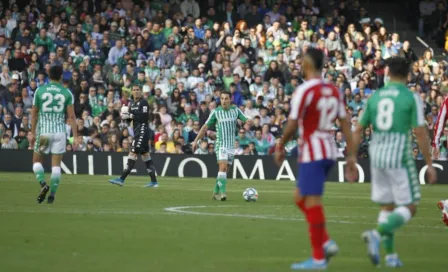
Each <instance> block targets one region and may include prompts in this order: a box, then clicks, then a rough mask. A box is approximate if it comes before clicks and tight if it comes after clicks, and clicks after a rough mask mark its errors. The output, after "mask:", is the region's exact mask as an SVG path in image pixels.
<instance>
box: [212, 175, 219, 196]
mask: <svg viewBox="0 0 448 272" xmlns="http://www.w3.org/2000/svg"><path fill="white" fill-rule="evenodd" d="M213 193H215V194H219V185H218V178H216V182H215V189H213Z"/></svg>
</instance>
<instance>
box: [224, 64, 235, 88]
mask: <svg viewBox="0 0 448 272" xmlns="http://www.w3.org/2000/svg"><path fill="white" fill-rule="evenodd" d="M222 81H223V82H224V88H225V89H226V90H229V89H230V84H232V83H233V75H232V71H231V70H230V68H224V75H223V76H222Z"/></svg>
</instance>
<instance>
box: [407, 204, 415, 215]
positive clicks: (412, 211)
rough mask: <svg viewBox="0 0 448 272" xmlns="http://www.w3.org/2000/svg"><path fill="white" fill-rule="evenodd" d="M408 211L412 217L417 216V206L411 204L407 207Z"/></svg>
mask: <svg viewBox="0 0 448 272" xmlns="http://www.w3.org/2000/svg"><path fill="white" fill-rule="evenodd" d="M407 207H408V209H409V211H410V212H411V215H412V217H414V216H415V215H416V214H417V206H416V205H415V204H411V205H408V206H407Z"/></svg>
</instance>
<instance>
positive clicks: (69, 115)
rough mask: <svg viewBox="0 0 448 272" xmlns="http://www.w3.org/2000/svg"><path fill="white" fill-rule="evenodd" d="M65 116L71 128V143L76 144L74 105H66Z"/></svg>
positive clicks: (76, 129) (76, 130)
mask: <svg viewBox="0 0 448 272" xmlns="http://www.w3.org/2000/svg"><path fill="white" fill-rule="evenodd" d="M67 118H68V123H69V124H70V127H71V128H72V132H73V145H74V146H77V145H78V128H77V125H76V115H75V107H74V106H73V105H68V106H67Z"/></svg>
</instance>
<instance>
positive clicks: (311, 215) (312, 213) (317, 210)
mask: <svg viewBox="0 0 448 272" xmlns="http://www.w3.org/2000/svg"><path fill="white" fill-rule="evenodd" d="M306 219H307V221H308V224H309V234H310V240H311V246H312V248H313V259H314V260H316V261H323V260H324V259H325V252H324V248H323V245H324V242H325V240H324V233H325V232H326V231H325V216H324V210H323V208H322V206H321V205H318V206H313V207H310V208H308V209H307V214H306Z"/></svg>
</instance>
